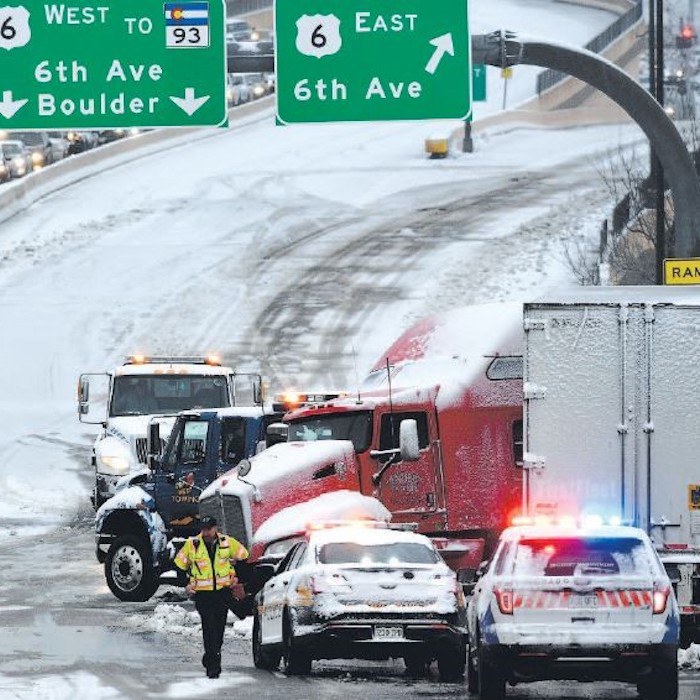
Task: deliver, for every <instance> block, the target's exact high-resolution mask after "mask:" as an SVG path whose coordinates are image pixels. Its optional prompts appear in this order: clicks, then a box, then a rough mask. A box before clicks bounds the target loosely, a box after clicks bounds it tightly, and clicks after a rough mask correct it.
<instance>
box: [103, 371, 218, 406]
mask: <svg viewBox="0 0 700 700" xmlns="http://www.w3.org/2000/svg"><path fill="white" fill-rule="evenodd" d="M229 405H230V402H229V395H228V388H227V385H226V377H224V376H222V375H219V376H206V377H205V376H200V375H190V374H188V375H186V376H183V375H147V374H140V375H138V376H122V377H115V378H114V389H113V392H112V404H111V409H110V416H143V415H151V414H156V413H177V412H178V411H187V410H189V409H191V408H223V407H225V406H229Z"/></svg>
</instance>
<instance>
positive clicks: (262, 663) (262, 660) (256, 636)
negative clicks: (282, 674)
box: [253, 615, 280, 671]
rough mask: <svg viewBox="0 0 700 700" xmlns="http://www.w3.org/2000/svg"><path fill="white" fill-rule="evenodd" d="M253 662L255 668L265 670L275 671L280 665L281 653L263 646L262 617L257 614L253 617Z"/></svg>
mask: <svg viewBox="0 0 700 700" xmlns="http://www.w3.org/2000/svg"><path fill="white" fill-rule="evenodd" d="M253 663H254V664H255V668H259V669H262V670H263V671H275V670H277V667H278V666H279V665H280V653H279V652H274V651H268V650H267V649H265V648H264V647H263V644H262V630H261V628H260V618H259V617H258V616H257V615H256V616H255V618H254V619H253Z"/></svg>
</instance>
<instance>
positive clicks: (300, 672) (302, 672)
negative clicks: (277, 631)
mask: <svg viewBox="0 0 700 700" xmlns="http://www.w3.org/2000/svg"><path fill="white" fill-rule="evenodd" d="M311 662H312V658H311V654H310V653H309V652H308V651H307V650H306V649H300V648H299V646H298V645H296V644H295V643H294V633H293V631H292V623H291V621H290V619H289V613H285V616H284V622H283V631H282V668H283V670H284V673H285V675H287V676H308V675H309V673H311Z"/></svg>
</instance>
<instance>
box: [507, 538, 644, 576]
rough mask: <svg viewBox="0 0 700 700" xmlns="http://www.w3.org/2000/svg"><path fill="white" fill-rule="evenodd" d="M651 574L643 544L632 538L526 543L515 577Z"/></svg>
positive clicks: (518, 554) (521, 544)
mask: <svg viewBox="0 0 700 700" xmlns="http://www.w3.org/2000/svg"><path fill="white" fill-rule="evenodd" d="M651 570H652V565H651V561H650V559H649V556H648V553H647V550H646V548H645V546H644V543H643V542H642V541H641V540H638V539H635V538H631V537H624V538H622V537H601V538H570V539H569V538H553V539H523V540H521V541H520V542H519V543H518V545H517V549H516V552H515V557H514V573H516V574H518V575H523V576H545V577H550V576H612V575H623V576H624V575H628V576H629V575H632V576H634V575H644V574H647V575H648V574H649V573H650V571H651Z"/></svg>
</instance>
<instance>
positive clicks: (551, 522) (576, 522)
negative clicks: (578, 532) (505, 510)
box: [511, 514, 625, 528]
mask: <svg viewBox="0 0 700 700" xmlns="http://www.w3.org/2000/svg"><path fill="white" fill-rule="evenodd" d="M624 524H625V523H624V522H623V521H622V518H621V517H620V516H619V515H612V516H609V517H608V518H603V516H601V515H595V514H585V515H579V516H574V515H561V516H558V517H553V516H549V515H535V516H529V515H516V516H515V517H514V518H512V520H511V525H512V526H513V527H521V526H536V527H560V528H576V527H589V528H598V527H604V526H606V525H607V526H609V527H619V526H620V525H624Z"/></svg>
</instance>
